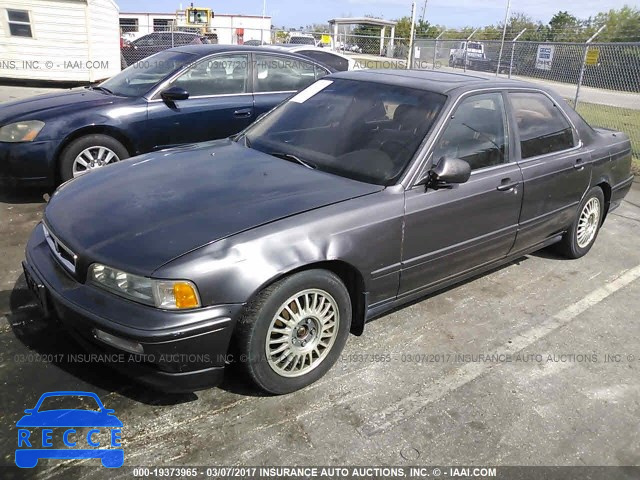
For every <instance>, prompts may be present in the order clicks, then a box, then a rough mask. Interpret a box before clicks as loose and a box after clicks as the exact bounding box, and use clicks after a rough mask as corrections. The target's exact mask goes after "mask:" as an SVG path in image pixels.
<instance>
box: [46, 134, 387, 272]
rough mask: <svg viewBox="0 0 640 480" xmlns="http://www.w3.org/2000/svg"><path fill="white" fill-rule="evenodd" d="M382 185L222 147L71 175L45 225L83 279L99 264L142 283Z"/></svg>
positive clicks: (161, 155)
mask: <svg viewBox="0 0 640 480" xmlns="http://www.w3.org/2000/svg"><path fill="white" fill-rule="evenodd" d="M383 188H384V187H381V186H377V185H371V184H367V183H362V182H357V181H355V180H350V179H347V178H343V177H339V176H336V175H331V174H329V173H325V172H320V171H317V170H311V169H309V168H306V167H304V166H301V165H298V164H294V163H291V162H288V161H285V160H282V159H279V158H276V157H272V156H271V155H266V154H264V153H261V152H259V151H257V150H253V149H249V148H246V147H244V146H241V145H238V144H236V143H235V142H231V141H229V140H220V141H216V142H209V143H206V144H198V145H191V146H186V147H179V148H176V149H172V150H165V151H159V152H155V153H151V154H147V155H143V156H140V157H136V158H133V159H129V160H126V161H123V162H118V163H117V164H114V165H111V166H109V167H106V168H104V169H102V170H99V171H97V172H94V173H90V174H87V175H85V176H82V177H79V178H76V179H74V180H72V181H70V182H68V183H66V184H64V185H63V186H62V187H61V188H60V189H59V190H58V191H57V192H56V193H55V194H54V195H53V196H52V198H51V200H50V201H49V204H48V205H47V208H46V210H45V221H46V222H47V223H48V225H49V227H50V228H51V230H52V231H53V233H54V234H55V235H57V236H58V238H59V239H60V240H61V241H62V242H63V243H65V244H66V245H67V247H69V248H71V249H72V250H73V251H74V253H75V254H76V255H78V256H79V261H78V262H79V265H78V267H79V268H78V271H79V272H80V271H82V270H84V271H86V268H87V267H88V264H89V263H90V262H100V263H104V264H107V265H110V266H112V267H115V268H120V269H122V270H125V271H129V272H130V273H135V274H139V275H147V276H148V275H151V274H152V273H153V271H154V270H156V269H158V268H159V267H161V266H162V265H164V264H165V263H167V262H169V261H171V260H172V259H174V258H176V257H178V256H181V255H183V254H185V253H188V252H190V251H192V250H194V249H196V248H199V247H201V246H204V245H206V244H209V243H211V242H214V241H216V240H219V239H222V238H225V237H228V236H230V235H233V234H236V233H239V232H241V231H245V230H248V229H251V228H254V227H257V226H259V225H264V224H267V223H270V222H273V221H276V220H279V219H282V218H285V217H288V216H291V215H296V214H299V213H302V212H305V211H308V210H312V209H316V208H319V207H323V206H326V205H329V204H332V203H337V202H342V201H345V200H348V199H351V198H356V197H359V196H362V195H367V194H370V193H374V192H377V191H380V190H382V189H383ZM283 248H285V247H284V246H283ZM81 275H82V274H81Z"/></svg>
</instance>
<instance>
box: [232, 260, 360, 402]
mask: <svg viewBox="0 0 640 480" xmlns="http://www.w3.org/2000/svg"><path fill="white" fill-rule="evenodd" d="M350 328H351V299H350V297H349V292H348V291H347V289H346V287H345V286H344V284H343V283H342V281H341V280H340V278H338V276H337V275H335V274H334V273H332V272H330V271H327V270H307V271H303V272H300V273H296V274H294V275H291V276H289V277H286V278H284V279H283V280H280V281H278V282H276V283H274V284H273V285H271V286H269V287H267V288H266V289H265V290H263V291H262V292H260V294H258V296H257V298H256V299H255V300H254V301H252V302H251V303H250V304H249V305H248V306H247V308H246V310H245V312H244V314H243V316H242V318H240V320H239V322H238V326H237V330H236V340H237V345H238V347H239V351H240V352H239V353H240V361H241V364H242V366H243V368H244V370H245V371H246V372H247V373H248V375H249V377H250V378H251V379H252V380H253V382H254V383H255V384H256V385H257V386H258V387H260V388H261V389H263V390H265V391H267V392H269V393H273V394H278V395H279V394H284V393H290V392H294V391H296V390H299V389H301V388H304V387H306V386H307V385H310V384H312V383H314V382H315V381H317V380H318V379H320V378H321V377H322V376H323V375H324V374H325V373H327V371H329V369H330V368H331V367H332V366H333V364H334V363H335V362H336V360H337V359H338V357H339V355H340V353H341V352H342V349H343V347H344V345H345V343H346V341H347V337H348V336H349V330H350Z"/></svg>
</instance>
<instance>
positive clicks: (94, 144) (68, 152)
mask: <svg viewBox="0 0 640 480" xmlns="http://www.w3.org/2000/svg"><path fill="white" fill-rule="evenodd" d="M100 148H103V149H104V150H103V151H102V152H103V154H102V157H101V159H100V160H101V161H105V160H106V165H108V164H110V163H115V162H117V161H120V160H124V159H125V158H129V152H128V151H127V149H126V148H125V146H124V145H122V143H120V142H119V141H118V140H116V139H115V138H113V137H110V136H109V135H102V134H93V135H85V136H84V137H80V138H77V139H76V140H74V141H72V142H71V143H70V144H69V145H67V146H66V147H65V148H64V149H63V150H62V153H61V154H60V171H59V174H60V179H61V180H62V181H63V182H66V181H67V180H70V179H72V178H74V176H78V171H79V170H81V169H82V168H83V166H82V165H78V162H77V159H78V157H79V156H80V155H81V154H82V153H83V152H86V151H89V152H93V153H94V155H95V156H97V155H98V153H99V152H100V150H99V149H100ZM111 154H114V156H110V155H111ZM82 158H83V161H84V162H85V163H87V164H88V165H90V162H89V160H88V159H89V157H88V156H83V157H82ZM96 160H98V159H97V158H96ZM74 164H75V166H76V168H75V170H74ZM95 166H96V167H98V165H97V162H96V165H95ZM85 168H87V173H88V172H89V171H90V170H91V168H95V167H90V168H89V167H85ZM74 172H75V175H74Z"/></svg>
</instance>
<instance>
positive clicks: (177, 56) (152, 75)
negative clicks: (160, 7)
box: [100, 50, 196, 97]
mask: <svg viewBox="0 0 640 480" xmlns="http://www.w3.org/2000/svg"><path fill="white" fill-rule="evenodd" d="M194 60H196V56H195V55H192V54H190V53H184V52H174V51H170V50H167V51H164V52H160V53H156V54H155V55H152V56H150V57H149V58H145V59H144V60H140V61H139V62H136V63H134V64H133V65H131V66H129V67H127V68H126V69H125V70H123V71H122V72H120V73H119V74H117V75H115V76H113V77H111V78H110V79H109V80H107V81H106V82H103V83H101V84H100V87H101V88H104V89H106V90H108V91H110V92H111V93H113V94H114V95H120V96H123V97H141V96H143V95H144V94H145V93H147V92H148V91H149V90H151V89H152V88H153V87H155V86H156V85H157V84H158V83H159V82H161V81H162V80H164V79H165V78H166V77H167V76H168V75H170V74H171V73H173V72H175V71H176V70H178V69H180V68H182V67H183V66H184V65H186V64H188V63H191V62H193V61H194Z"/></svg>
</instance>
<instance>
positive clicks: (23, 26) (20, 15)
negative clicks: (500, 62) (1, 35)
mask: <svg viewBox="0 0 640 480" xmlns="http://www.w3.org/2000/svg"><path fill="white" fill-rule="evenodd" d="M7 18H8V20H9V33H10V34H11V35H12V36H13V37H29V38H31V37H33V32H32V31H31V19H30V17H29V12H28V11H27V10H7Z"/></svg>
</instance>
